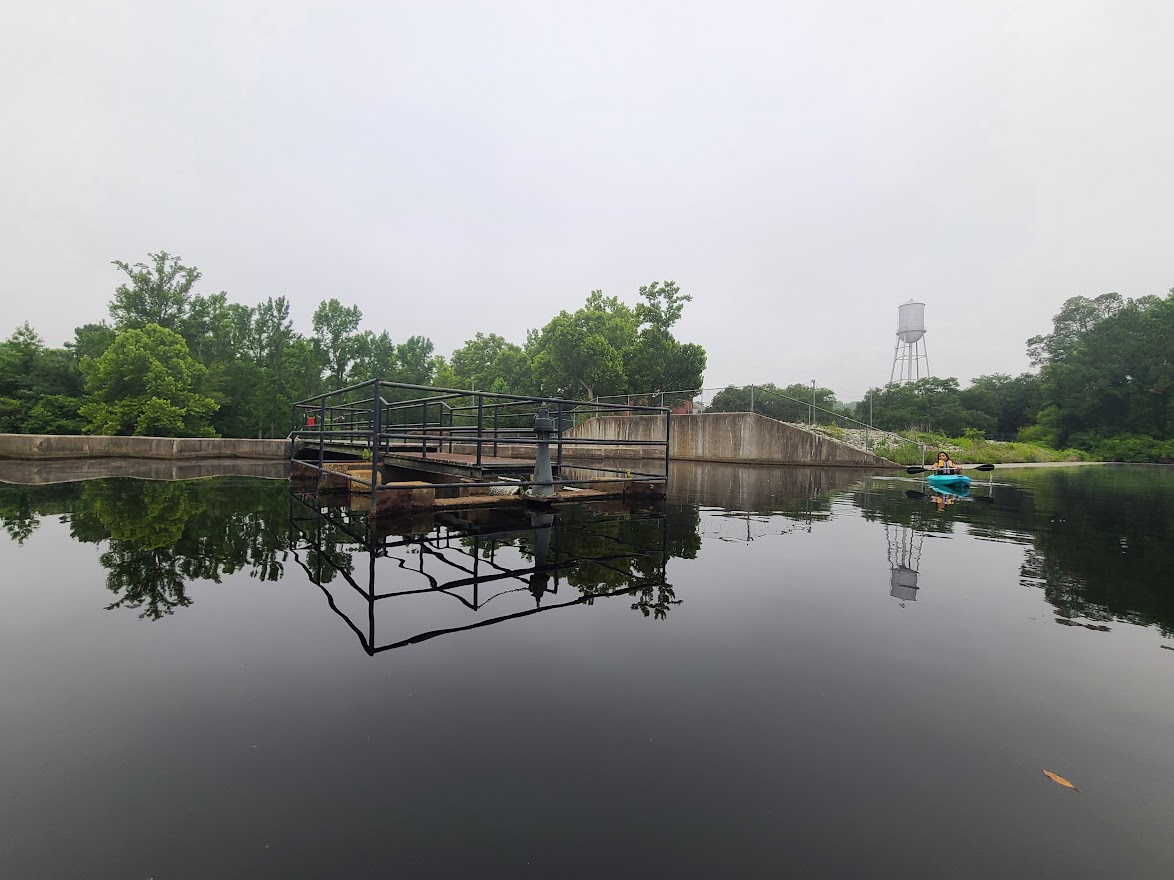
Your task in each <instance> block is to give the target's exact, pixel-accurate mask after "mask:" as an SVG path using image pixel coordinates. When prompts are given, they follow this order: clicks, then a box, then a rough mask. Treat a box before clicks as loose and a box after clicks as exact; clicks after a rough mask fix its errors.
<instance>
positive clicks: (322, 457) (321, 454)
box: [318, 397, 326, 485]
mask: <svg viewBox="0 0 1174 880" xmlns="http://www.w3.org/2000/svg"><path fill="white" fill-rule="evenodd" d="M325 462H326V398H325V397H323V398H322V402H321V403H320V404H319V405H318V485H322V465H323V464H324V463H325Z"/></svg>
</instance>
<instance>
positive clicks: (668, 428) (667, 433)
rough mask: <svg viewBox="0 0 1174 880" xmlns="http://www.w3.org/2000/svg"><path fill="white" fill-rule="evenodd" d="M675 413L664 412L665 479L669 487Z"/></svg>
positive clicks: (666, 486) (666, 485)
mask: <svg viewBox="0 0 1174 880" xmlns="http://www.w3.org/2000/svg"><path fill="white" fill-rule="evenodd" d="M672 430H673V413H672V411H671V410H670V411H669V412H666V413H665V414H664V481H665V488H666V489H667V488H668V481H669V444H670V443H671V441H672Z"/></svg>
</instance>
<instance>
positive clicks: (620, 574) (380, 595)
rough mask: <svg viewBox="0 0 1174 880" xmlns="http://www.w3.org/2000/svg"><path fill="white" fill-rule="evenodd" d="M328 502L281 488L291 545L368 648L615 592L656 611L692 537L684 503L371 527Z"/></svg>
mask: <svg viewBox="0 0 1174 880" xmlns="http://www.w3.org/2000/svg"><path fill="white" fill-rule="evenodd" d="M331 502H332V499H326V498H323V497H319V496H316V495H314V494H312V493H301V492H297V491H295V492H292V493H291V495H290V515H289V524H290V550H291V553H292V556H293V558H294V559H295V560H296V561H297V563H298V564H299V565H300V566H301V568H302V569H303V571H304V572H305V573H306V575H307V576H308V577H309V579H310V581H311V582H313V583H315V584H317V585H318V586H319V587H320V588H321V589H322V591H323V593H324V594H325V596H326V599H327V602H328V604H329V605H330V608H331V609H332V610H333V611H334V612H335V613H336V614H338V615H339V617H341V618H342V619H343V620H344V621H345V623H346V624H347V626H348V627H349V628H350V629H351V631H352V632H353V633H354V634H355V635H356V637H357V638H358V639H359V643H360V644H361V645H362V647H363V650H364V651H366V652H367V653H368V654H377V653H381V652H384V651H389V650H393V649H395V648H401V647H404V646H407V645H411V644H416V643H419V642H423V641H427V640H429V639H433V638H436V637H438V636H442V635H447V634H452V633H458V632H463V631H467V630H472V629H479V628H482V627H486V626H493V625H495V624H500V623H503V622H505V621H510V620H516V619H518V618H523V617H529V616H533V615H536V614H539V613H543V612H547V611H554V610H557V609H562V608H568V607H571V606H574V605H585V604H586V605H590V604H592V603H593V602H594V600H596V599H601V598H610V597H615V596H628V597H630V598H631V599H633V600H634V601H633V602H632V606H631V607H632V609H633V610H636V611H639V612H640V613H641V614H642V615H644V616H645V617H650V618H653V619H657V620H662V619H664V618H665V617H667V615H668V614H669V611H670V610H671V609H672V608H673V607H675V606H677V605H680V604H681V602H682V600H681V599H680V598H678V597H677V595H676V590H675V589H674V587H673V585H672V584H671V583H670V582H669V581H668V563H669V560H670V559H671V558H673V557H686V558H691V557H693V556H695V555H696V553H697V550H698V547H699V546H700V538H699V536H698V529H697V526H698V514H697V511H696V509H695V508H686V509H674V510H673V515H672V516H671V517H670V516H669V515H668V514H667V513H666V511H665V510H663V509H658V508H654V509H639V508H631V507H628V506H626V505H624V504H621V503H617V504H612V505H592V506H591V507H586V506H581V507H560V508H559V509H558V510H557V511H556V512H550V511H539V510H526V509H522V508H488V509H479V510H478V509H469V510H464V511H460V512H447V513H436V514H425V515H421V516H417V517H416V518H414V519H410V520H403V521H400V522H392V523H386V524H384V523H381V524H379V525H378V526H373V525H371V524H370V523H368V521H367V519H366V517H365V516H363V515H362V514H361V512H357V511H351V510H349V509H348V508H347V507H345V506H341V505H340V506H331ZM421 599H427V600H431V601H429V603H428V605H427V606H424V605H422V604H421V602H420V600H421ZM348 600H351V601H350V607H349V608H348ZM354 600H357V602H355V601H354ZM393 600H394V601H393ZM422 624H423V625H422ZM388 633H390V634H388Z"/></svg>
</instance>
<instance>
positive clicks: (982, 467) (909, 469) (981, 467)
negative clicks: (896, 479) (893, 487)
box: [905, 464, 995, 474]
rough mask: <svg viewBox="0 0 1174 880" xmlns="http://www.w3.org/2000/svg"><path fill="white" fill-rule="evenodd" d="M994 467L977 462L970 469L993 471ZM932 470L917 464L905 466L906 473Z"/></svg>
mask: <svg viewBox="0 0 1174 880" xmlns="http://www.w3.org/2000/svg"><path fill="white" fill-rule="evenodd" d="M994 469H995V466H994V465H993V464H978V465H975V466H974V467H972V468H970V470H972V471H993V470H994ZM955 470H957V468H955ZM932 471H933V468H924V467H918V466H917V465H913V467H907V468H905V473H907V474H925V473H931V472H932Z"/></svg>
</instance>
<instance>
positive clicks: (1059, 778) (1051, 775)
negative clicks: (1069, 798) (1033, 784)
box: [1044, 770, 1080, 791]
mask: <svg viewBox="0 0 1174 880" xmlns="http://www.w3.org/2000/svg"><path fill="white" fill-rule="evenodd" d="M1044 776H1046V777H1048V779H1050V780H1052V782H1054V783H1056V784H1057V785H1062V786H1064V787H1065V788H1070V789H1072V790H1073V791H1080V789H1079V788H1077V787H1076V786H1075V785H1073V784H1072V783H1071V782H1069V781H1068V780H1067V779H1065V778H1064V777H1063V776H1061V775H1060V774H1058V773H1053V772H1052V771H1051V770H1045V771H1044Z"/></svg>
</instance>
